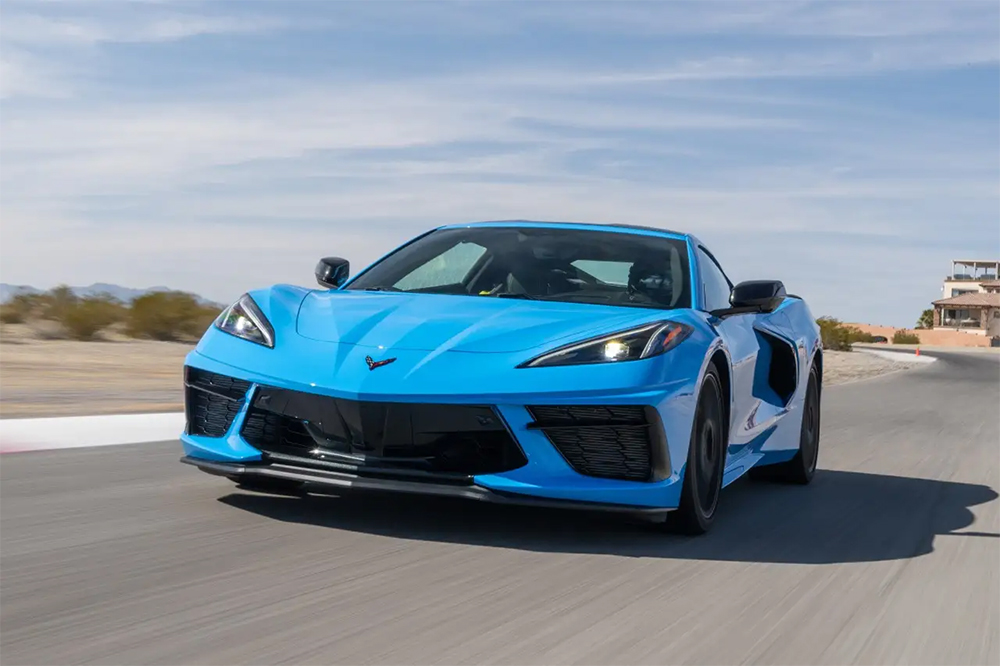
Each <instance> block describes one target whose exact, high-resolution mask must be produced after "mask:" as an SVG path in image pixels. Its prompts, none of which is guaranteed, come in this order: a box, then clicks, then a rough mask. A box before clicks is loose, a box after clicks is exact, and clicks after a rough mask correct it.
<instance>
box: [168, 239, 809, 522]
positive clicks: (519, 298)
mask: <svg viewBox="0 0 1000 666" xmlns="http://www.w3.org/2000/svg"><path fill="white" fill-rule="evenodd" d="M316 278H317V280H318V282H319V284H320V285H321V287H322V288H321V289H305V288H302V287H294V286H287V285H277V286H273V287H270V288H268V289H261V290H257V291H251V292H249V293H247V294H245V295H244V296H242V297H241V298H240V299H239V300H238V301H236V302H235V303H233V304H232V305H231V306H229V307H228V308H227V309H226V310H225V311H224V312H223V313H222V314H221V315H220V316H219V318H218V319H217V320H216V322H215V324H214V325H213V326H211V327H210V329H209V331H208V332H207V333H205V335H204V337H203V338H202V339H201V341H200V342H199V343H198V346H197V348H196V349H195V350H194V351H192V352H191V353H190V355H189V356H188V357H187V359H186V365H185V390H186V395H185V400H186V417H187V425H186V428H185V431H184V433H183V435H182V437H181V441H182V443H183V446H184V457H183V458H182V461H183V462H185V463H188V464H191V465H194V466H196V467H198V468H200V469H201V470H203V471H205V472H208V473H210V474H215V475H220V476H224V477H228V478H229V479H231V480H233V481H235V482H237V483H238V484H239V486H240V487H242V488H247V489H252V490H260V491H266V492H272V493H280V494H304V493H309V492H318V493H332V494H341V493H343V492H346V491H388V492H398V493H419V494H424V495H438V496H450V497H462V498H468V499H474V500H480V501H488V502H501V503H516V504H530V505H539V506H566V507H577V508H589V509H597V510H608V511H623V512H629V513H634V514H642V515H646V516H649V517H652V518H657V519H665V520H662V522H664V523H666V524H667V525H668V526H670V527H672V528H674V529H676V530H680V531H683V532H686V533H692V534H698V533H702V532H705V531H706V530H708V529H709V527H710V526H711V525H712V522H713V518H714V516H715V514H716V508H717V506H718V503H719V497H720V493H721V490H722V488H723V487H725V486H726V485H728V484H730V483H732V482H733V481H734V480H736V479H737V478H739V477H740V476H742V475H743V474H744V473H746V472H749V471H752V472H753V475H754V476H760V477H766V478H769V479H774V480H779V481H785V482H790V483H799V484H805V483H809V481H810V480H811V479H812V477H813V474H814V472H815V469H816V459H817V454H818V450H819V427H820V391H821V387H822V382H823V356H822V349H821V345H820V341H819V331H818V329H817V326H816V323H815V321H814V320H813V316H812V314H811V313H810V311H809V308H808V306H807V305H806V304H805V302H804V301H803V300H802V299H801V298H799V297H797V296H792V295H789V294H786V293H785V288H784V286H783V285H782V283H781V282H778V281H771V280H758V281H752V282H741V283H740V284H737V285H736V286H733V284H732V283H731V282H730V280H729V278H727V277H726V274H725V272H724V271H723V270H722V267H721V266H720V265H719V263H718V262H717V261H716V259H715V257H713V256H712V253H711V252H709V250H708V248H706V247H705V246H704V244H702V243H701V242H700V241H699V240H698V239H697V238H695V237H694V236H692V235H690V234H684V233H676V232H672V231H666V230H663V229H651V228H644V227H635V226H618V225H592V224H570V223H550V222H523V221H515V222H484V223H477V224H469V225H455V226H445V227H440V228H437V229H434V230H433V231H430V232H427V233H425V234H423V235H421V236H419V237H417V238H415V239H413V240H411V241H409V242H408V243H406V244H405V245H403V246H401V247H399V248H398V249H396V250H394V251H393V252H391V253H390V254H388V255H386V256H385V257H383V258H382V259H380V260H378V261H376V262H375V263H374V264H372V265H371V266H369V267H368V268H366V269H365V270H363V271H361V272H360V273H358V274H357V275H355V276H354V277H349V265H348V262H347V261H346V260H344V259H340V258H336V257H330V258H325V259H322V260H320V262H319V264H318V265H317V267H316Z"/></svg>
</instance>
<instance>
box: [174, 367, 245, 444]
mask: <svg viewBox="0 0 1000 666" xmlns="http://www.w3.org/2000/svg"><path fill="white" fill-rule="evenodd" d="M249 390H250V382H247V381H244V380H242V379H235V378H233V377H227V376H226V375H220V374H217V373H214V372H207V371H205V370H199V369H197V368H192V367H190V366H187V367H185V368H184V413H185V415H186V417H187V426H186V432H187V433H188V434H189V435H200V436H203V437H222V436H223V435H225V434H226V433H227V432H228V431H229V428H230V427H231V426H232V425H233V420H234V419H235V418H236V415H237V414H239V413H240V410H241V409H242V408H243V401H244V399H245V397H246V393H247V391H249Z"/></svg>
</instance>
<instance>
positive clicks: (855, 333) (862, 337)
mask: <svg viewBox="0 0 1000 666" xmlns="http://www.w3.org/2000/svg"><path fill="white" fill-rule="evenodd" d="M844 328H846V329H847V341H848V342H849V343H851V344H853V343H855V342H872V341H874V340H875V336H874V335H872V334H871V333H866V332H865V331H862V330H861V329H860V328H857V327H855V326H845V327H844Z"/></svg>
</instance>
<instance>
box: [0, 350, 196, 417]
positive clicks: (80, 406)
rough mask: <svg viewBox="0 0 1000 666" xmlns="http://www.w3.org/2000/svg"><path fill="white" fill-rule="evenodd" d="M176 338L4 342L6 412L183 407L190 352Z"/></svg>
mask: <svg viewBox="0 0 1000 666" xmlns="http://www.w3.org/2000/svg"><path fill="white" fill-rule="evenodd" d="M192 348H193V345H188V344H180V343H175V342H151V341H130V342H70V341H65V340H7V339H4V340H2V341H0V417H2V418H12V417H30V416H84V415H87V414H126V413H137V412H173V411H180V410H181V409H183V388H182V387H183V375H182V372H183V370H182V368H183V366H184V356H185V355H186V354H187V353H188V352H189V351H190V350H191V349H192Z"/></svg>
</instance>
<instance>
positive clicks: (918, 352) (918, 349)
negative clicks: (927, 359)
mask: <svg viewBox="0 0 1000 666" xmlns="http://www.w3.org/2000/svg"><path fill="white" fill-rule="evenodd" d="M917 356H920V347H917Z"/></svg>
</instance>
